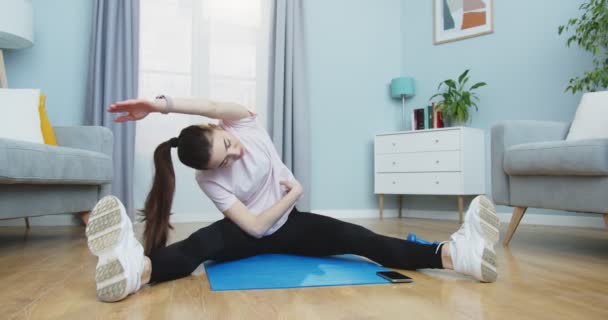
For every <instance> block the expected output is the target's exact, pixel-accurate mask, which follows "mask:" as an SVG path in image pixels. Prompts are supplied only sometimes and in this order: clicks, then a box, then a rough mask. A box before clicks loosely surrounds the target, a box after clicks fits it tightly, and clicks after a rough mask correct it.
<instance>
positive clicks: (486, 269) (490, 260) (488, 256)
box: [481, 248, 498, 282]
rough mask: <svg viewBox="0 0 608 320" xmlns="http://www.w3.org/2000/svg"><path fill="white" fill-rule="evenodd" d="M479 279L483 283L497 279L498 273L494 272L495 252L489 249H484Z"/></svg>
mask: <svg viewBox="0 0 608 320" xmlns="http://www.w3.org/2000/svg"><path fill="white" fill-rule="evenodd" d="M481 277H482V279H481V281H483V282H495V281H496V278H498V271H497V270H496V252H494V250H492V249H491V248H485V249H484V250H483V255H482V260H481Z"/></svg>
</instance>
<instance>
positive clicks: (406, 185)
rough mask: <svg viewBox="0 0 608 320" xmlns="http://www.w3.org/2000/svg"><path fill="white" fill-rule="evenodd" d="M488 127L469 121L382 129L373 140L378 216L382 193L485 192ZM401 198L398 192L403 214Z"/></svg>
mask: <svg viewBox="0 0 608 320" xmlns="http://www.w3.org/2000/svg"><path fill="white" fill-rule="evenodd" d="M484 150H485V141H484V132H483V130H480V129H474V128H467V127H454V128H442V129H432V130H421V131H403V132H393V133H383V134H378V135H376V136H375V140H374V193H375V194H378V195H379V202H380V218H382V210H383V207H384V194H397V195H402V194H418V195H457V196H458V205H459V213H460V221H461V222H462V210H463V196H464V195H477V194H485V166H484V164H485V161H484V157H485V152H484ZM401 207H402V201H401V196H399V216H400V217H401Z"/></svg>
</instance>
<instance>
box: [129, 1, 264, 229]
mask: <svg viewBox="0 0 608 320" xmlns="http://www.w3.org/2000/svg"><path fill="white" fill-rule="evenodd" d="M270 11H271V0H145V1H141V26H140V30H141V31H140V32H141V35H140V41H141V43H140V74H139V93H140V96H141V97H143V98H148V99H151V98H153V97H154V96H156V95H158V94H161V93H162V94H166V95H169V96H174V97H178V96H183V97H188V96H196V97H205V98H208V99H212V100H218V101H231V102H237V103H240V104H243V105H245V106H247V107H249V108H251V109H252V110H254V111H255V112H257V113H258V114H259V115H260V116H259V117H258V119H259V121H260V123H261V124H262V125H264V126H267V123H266V119H267V117H266V115H267V92H268V57H269V41H270V25H269V24H270V14H271V12H270ZM208 121H213V120H210V119H206V118H203V117H199V116H188V115H162V114H152V115H150V116H148V117H147V118H146V119H145V120H143V121H140V122H138V123H137V134H136V141H135V149H136V150H135V179H134V180H135V188H134V193H135V205H136V207H137V208H141V207H143V202H144V200H145V197H146V195H147V192H148V191H149V187H150V184H151V180H152V177H153V173H154V166H153V161H152V155H153V152H154V149H155V148H156V146H157V145H158V144H159V143H161V142H163V141H165V140H168V139H169V138H171V137H175V136H177V135H178V134H179V131H180V130H181V129H182V128H184V127H186V126H188V125H191V124H196V123H202V122H208ZM173 161H174V166H175V169H176V180H177V182H176V197H175V200H174V205H173V212H174V213H176V214H177V216H174V217H173V218H176V219H175V220H176V221H179V220H184V221H186V220H192V219H201V220H206V219H211V218H216V217H219V214H217V213H216V216H213V217H212V216H209V215H207V216H205V215H204V214H205V213H209V212H215V211H217V210H215V209H214V207H213V205H212V204H211V203H210V201H209V200H208V199H206V197H205V195H204V194H203V193H202V192H201V191H200V189H199V188H198V186H197V185H196V182H195V181H194V173H193V170H192V169H190V168H187V167H185V166H183V165H182V164H181V163H180V164H178V162H179V160H178V159H177V155H176V154H175V152H174V155H173ZM179 216H181V219H180V217H179Z"/></svg>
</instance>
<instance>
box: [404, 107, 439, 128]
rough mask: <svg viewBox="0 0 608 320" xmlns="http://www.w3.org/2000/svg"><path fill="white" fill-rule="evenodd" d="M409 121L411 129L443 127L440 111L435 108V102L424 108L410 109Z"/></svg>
mask: <svg viewBox="0 0 608 320" xmlns="http://www.w3.org/2000/svg"><path fill="white" fill-rule="evenodd" d="M411 122H412V130H428V129H436V128H443V127H444V126H443V120H442V119H441V112H440V111H439V110H436V108H435V104H432V105H430V106H427V107H425V108H414V109H412V116H411Z"/></svg>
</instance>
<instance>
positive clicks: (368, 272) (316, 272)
mask: <svg viewBox="0 0 608 320" xmlns="http://www.w3.org/2000/svg"><path fill="white" fill-rule="evenodd" d="M205 269H206V272H207V277H208V278H209V283H210V284H211V289H212V290H213V291H223V290H252V289H279V288H302V287H323V286H344V285H360V284H384V283H389V281H387V280H385V279H384V278H381V277H379V276H378V275H376V272H378V271H388V269H386V268H383V267H381V266H379V265H377V264H375V263H373V262H369V261H368V260H364V259H362V258H359V257H357V256H353V255H341V256H333V257H304V256H295V255H285V254H264V255H258V256H254V257H251V258H245V259H241V260H235V261H229V262H221V263H220V262H207V263H205Z"/></svg>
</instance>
